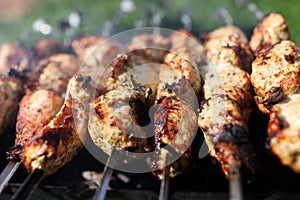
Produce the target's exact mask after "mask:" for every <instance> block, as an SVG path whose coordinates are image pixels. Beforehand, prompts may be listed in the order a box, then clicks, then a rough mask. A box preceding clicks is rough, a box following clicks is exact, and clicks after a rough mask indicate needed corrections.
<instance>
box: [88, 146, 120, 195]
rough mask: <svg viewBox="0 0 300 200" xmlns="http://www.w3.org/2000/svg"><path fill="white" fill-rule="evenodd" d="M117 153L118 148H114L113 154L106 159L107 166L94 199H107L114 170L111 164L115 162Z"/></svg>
mask: <svg viewBox="0 0 300 200" xmlns="http://www.w3.org/2000/svg"><path fill="white" fill-rule="evenodd" d="M115 153H116V149H115V148H113V149H112V151H111V155H110V156H109V157H108V159H107V161H106V165H105V168H104V171H103V177H102V179H101V181H100V185H99V187H98V188H97V190H96V193H95V194H94V196H93V200H105V196H106V192H107V188H108V184H109V181H110V178H111V176H112V173H113V171H114V169H113V168H111V167H109V166H110V164H111V163H112V162H113V159H114V157H115Z"/></svg>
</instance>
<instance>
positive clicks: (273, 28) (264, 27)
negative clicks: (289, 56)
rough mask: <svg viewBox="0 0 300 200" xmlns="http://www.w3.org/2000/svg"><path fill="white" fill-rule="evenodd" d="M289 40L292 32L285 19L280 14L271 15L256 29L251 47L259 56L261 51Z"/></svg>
mask: <svg viewBox="0 0 300 200" xmlns="http://www.w3.org/2000/svg"><path fill="white" fill-rule="evenodd" d="M289 39H290V32H289V28H288V25H287V22H286V20H285V19H284V17H283V16H282V15H281V14H278V13H270V14H268V15H266V16H265V17H264V18H263V19H262V20H261V22H260V23H259V24H258V26H257V27H255V28H254V30H253V34H252V36H251V40H250V46H251V49H252V50H253V52H255V54H256V55H258V53H259V52H260V51H264V49H265V50H267V49H268V48H270V47H271V46H272V45H274V44H275V43H277V42H280V41H282V40H289Z"/></svg>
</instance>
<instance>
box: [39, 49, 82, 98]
mask: <svg viewBox="0 0 300 200" xmlns="http://www.w3.org/2000/svg"><path fill="white" fill-rule="evenodd" d="M46 61H47V64H46V66H44V68H43V70H42V73H41V74H40V76H39V80H38V86H39V87H41V88H43V89H49V90H52V91H54V92H56V93H57V94H59V95H62V94H63V93H65V92H66V88H67V83H68V81H69V80H70V78H71V77H72V76H73V75H74V74H75V72H77V71H78V69H79V63H78V60H77V58H76V57H74V56H72V55H70V54H55V55H52V56H50V57H48V58H47V59H46Z"/></svg>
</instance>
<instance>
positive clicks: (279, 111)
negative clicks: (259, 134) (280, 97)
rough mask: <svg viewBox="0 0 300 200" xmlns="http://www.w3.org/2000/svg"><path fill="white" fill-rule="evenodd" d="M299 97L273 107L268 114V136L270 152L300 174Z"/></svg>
mask: <svg viewBox="0 0 300 200" xmlns="http://www.w3.org/2000/svg"><path fill="white" fill-rule="evenodd" d="M298 108H299V109H300V95H299V93H297V94H291V95H289V98H288V99H286V100H284V101H283V102H280V103H278V104H276V105H274V106H273V108H272V112H271V113H270V121H269V126H268V135H269V138H270V148H271V151H272V152H273V153H274V154H275V155H276V156H278V158H279V159H280V161H281V163H282V164H283V165H286V166H288V167H290V168H291V169H292V170H293V171H295V172H296V173H298V174H300V125H299V123H298V120H299V117H300V113H299V112H297V110H298Z"/></svg>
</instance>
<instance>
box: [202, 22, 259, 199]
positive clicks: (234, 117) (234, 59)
mask: <svg viewBox="0 0 300 200" xmlns="http://www.w3.org/2000/svg"><path fill="white" fill-rule="evenodd" d="M207 39H208V41H207V42H206V44H205V47H206V49H207V63H208V67H207V69H203V71H204V70H205V71H206V72H205V74H204V81H205V84H204V96H205V99H206V100H205V101H204V102H203V103H202V105H201V108H200V112H199V120H198V124H199V127H200V128H201V129H202V131H203V132H204V136H205V140H206V142H207V144H208V147H209V153H210V155H211V156H212V157H214V158H215V159H217V160H218V161H219V162H220V163H221V165H222V169H223V172H224V174H225V175H226V177H227V178H229V179H230V183H231V184H230V190H231V192H230V194H232V195H234V196H231V197H230V198H231V199H241V197H242V193H241V192H242V190H239V191H233V190H234V188H235V189H237V188H236V187H232V186H236V185H240V184H241V183H239V182H237V183H236V182H235V181H239V179H236V175H239V174H238V173H239V172H240V169H241V167H242V166H244V167H245V168H246V169H247V170H248V171H249V172H250V173H254V172H255V168H256V166H255V164H256V158H255V156H254V155H253V152H254V151H253V149H252V145H251V143H250V139H249V129H248V125H247V123H248V119H249V116H250V112H251V101H252V92H251V84H250V76H249V74H248V73H247V72H246V71H244V70H247V71H250V70H249V62H250V60H249V59H251V58H252V56H251V50H250V47H249V45H248V43H247V39H246V37H245V36H244V34H243V33H242V31H241V30H239V29H238V28H237V27H235V26H228V27H222V28H219V29H217V30H215V31H213V32H212V33H210V34H209V35H208V38H207ZM244 58H246V59H244ZM240 187H241V186H240ZM240 187H238V188H240Z"/></svg>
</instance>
